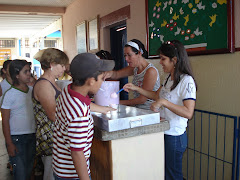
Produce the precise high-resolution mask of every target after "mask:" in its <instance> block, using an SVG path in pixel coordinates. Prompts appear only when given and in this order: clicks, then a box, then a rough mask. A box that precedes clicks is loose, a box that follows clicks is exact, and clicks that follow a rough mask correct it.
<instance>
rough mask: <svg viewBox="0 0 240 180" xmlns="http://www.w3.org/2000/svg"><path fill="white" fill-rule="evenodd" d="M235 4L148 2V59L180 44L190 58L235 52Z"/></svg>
mask: <svg viewBox="0 0 240 180" xmlns="http://www.w3.org/2000/svg"><path fill="white" fill-rule="evenodd" d="M232 6H233V4H232V0H146V10H147V16H146V17H147V21H146V22H147V33H148V34H147V37H148V44H147V46H148V51H149V56H150V58H151V57H156V56H157V49H158V48H159V47H160V46H161V44H162V43H163V42H165V41H169V40H174V39H177V40H180V41H181V42H182V43H183V44H184V45H185V48H186V49H187V51H188V52H189V54H190V55H199V54H213V53H226V52H232V51H233V50H234V42H233V41H234V38H233V34H234V32H233V31H234V28H233V11H232V9H233V7H232Z"/></svg>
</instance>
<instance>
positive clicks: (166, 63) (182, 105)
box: [124, 40, 196, 180]
mask: <svg viewBox="0 0 240 180" xmlns="http://www.w3.org/2000/svg"><path fill="white" fill-rule="evenodd" d="M159 53H160V64H161V65H162V67H163V70H164V72H166V73H169V75H168V76H167V78H166V79H165V81H164V82H163V85H161V87H160V88H159V90H158V91H157V92H151V91H146V90H144V89H141V88H139V87H137V86H134V85H133V84H126V85H125V86H124V89H125V90H126V91H129V90H135V91H137V92H139V93H140V94H142V95H144V96H146V97H148V98H151V99H154V100H156V102H154V103H152V105H151V109H152V110H153V111H155V112H157V111H159V110H160V115H161V116H162V114H164V116H165V117H164V118H165V119H166V120H168V121H169V123H170V129H169V130H167V131H165V135H164V140H165V179H166V180H182V179H183V175H182V156H183V152H184V151H185V149H186V147H187V134H186V127H187V121H188V119H191V118H192V115H193V112H194V107H195V101H196V83H195V80H194V77H193V73H192V69H191V66H190V62H189V59H188V56H187V52H186V50H185V48H184V46H183V44H182V43H181V42H179V41H177V40H173V41H167V42H166V43H164V44H162V46H161V47H160V48H159Z"/></svg>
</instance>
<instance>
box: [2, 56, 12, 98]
mask: <svg viewBox="0 0 240 180" xmlns="http://www.w3.org/2000/svg"><path fill="white" fill-rule="evenodd" d="M11 62H12V60H7V61H4V63H3V68H2V71H3V76H4V77H5V78H3V80H2V82H1V83H0V96H2V95H3V94H4V93H5V92H6V91H7V90H8V89H9V88H10V87H11V85H12V79H11V77H10V74H9V64H10V63H11Z"/></svg>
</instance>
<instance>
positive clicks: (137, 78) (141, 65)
mask: <svg viewBox="0 0 240 180" xmlns="http://www.w3.org/2000/svg"><path fill="white" fill-rule="evenodd" d="M124 57H125V59H126V61H127V63H128V67H125V68H123V69H121V70H118V71H110V72H108V75H107V77H110V78H111V79H120V78H123V77H127V76H132V75H133V84H134V85H136V86H139V87H141V88H143V89H145V90H149V91H157V90H158V88H159V87H160V78H159V74H158V70H157V68H156V67H154V66H153V64H151V63H149V62H147V60H146V59H145V58H147V57H148V52H147V51H146V49H145V47H144V45H143V44H142V43H141V42H140V41H139V40H137V39H132V40H131V41H129V42H128V43H127V44H126V45H125V47H124ZM133 96H134V99H130V100H121V101H120V104H123V105H129V106H136V107H138V108H142V109H150V105H151V103H152V102H153V101H152V100H150V99H147V98H146V97H144V96H143V95H141V94H139V93H138V92H134V94H133Z"/></svg>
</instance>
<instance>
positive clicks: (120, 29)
mask: <svg viewBox="0 0 240 180" xmlns="http://www.w3.org/2000/svg"><path fill="white" fill-rule="evenodd" d="M126 28H127V27H126V26H125V27H122V28H119V29H117V30H116V31H122V30H124V29H126Z"/></svg>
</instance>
